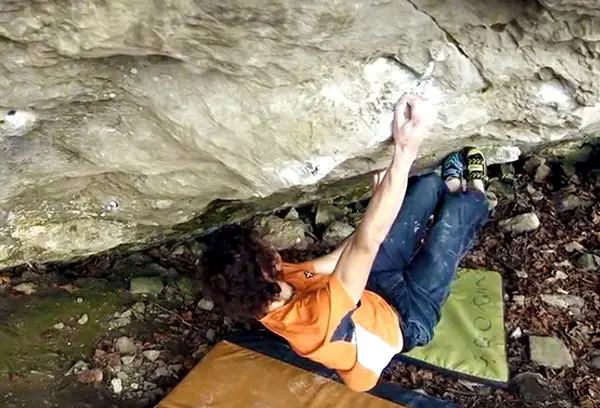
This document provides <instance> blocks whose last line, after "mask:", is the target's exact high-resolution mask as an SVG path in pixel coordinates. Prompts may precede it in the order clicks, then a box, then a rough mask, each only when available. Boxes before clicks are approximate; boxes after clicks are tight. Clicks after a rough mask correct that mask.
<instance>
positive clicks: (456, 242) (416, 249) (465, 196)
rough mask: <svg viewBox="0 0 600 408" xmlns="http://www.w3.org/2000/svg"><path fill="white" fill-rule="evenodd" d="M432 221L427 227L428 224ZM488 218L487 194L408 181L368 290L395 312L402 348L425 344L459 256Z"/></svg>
mask: <svg viewBox="0 0 600 408" xmlns="http://www.w3.org/2000/svg"><path fill="white" fill-rule="evenodd" d="M432 215H434V217H435V218H434V223H433V225H432V226H431V227H430V228H429V229H428V228H427V225H428V221H429V219H430V217H431V216H432ZM487 218H488V203H487V197H486V196H485V194H483V193H481V192H479V191H467V192H460V193H450V192H449V191H448V189H447V187H446V184H445V183H444V182H443V181H442V179H441V178H440V176H438V175H437V174H435V173H431V174H428V175H425V176H419V177H412V178H411V179H409V184H408V188H407V192H406V196H405V198H404V203H403V204H402V209H401V210H400V212H399V213H398V217H397V218H396V220H395V222H394V224H393V226H392V228H391V230H390V232H389V234H388V236H387V238H386V239H385V241H384V242H383V244H382V245H381V247H380V249H379V253H378V254H377V258H375V262H374V263H373V268H372V270H371V274H370V276H369V281H368V283H367V288H368V289H369V290H371V291H373V292H375V293H377V294H379V295H380V296H381V297H382V298H383V299H385V300H386V301H387V302H388V303H389V304H390V305H391V306H392V307H394V308H395V309H396V311H397V312H398V314H399V317H400V326H401V329H402V333H403V336H404V349H403V351H409V350H411V349H412V348H414V347H416V346H421V345H424V344H427V343H428V342H429V341H431V339H432V338H433V329H434V327H435V325H436V324H437V323H438V321H439V320H440V309H441V307H442V305H443V304H444V302H445V301H446V299H447V298H448V295H449V294H450V284H451V283H452V280H453V279H454V277H455V275H456V271H457V269H458V264H459V262H460V260H461V259H462V257H463V256H464V255H465V254H466V253H467V251H469V249H471V247H472V245H473V241H474V239H475V235H476V233H477V232H478V231H479V230H480V229H481V228H482V227H483V225H484V224H485V222H486V221H487Z"/></svg>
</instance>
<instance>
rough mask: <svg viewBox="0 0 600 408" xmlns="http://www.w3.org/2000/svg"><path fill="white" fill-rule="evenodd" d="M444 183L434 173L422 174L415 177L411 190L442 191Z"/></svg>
mask: <svg viewBox="0 0 600 408" xmlns="http://www.w3.org/2000/svg"><path fill="white" fill-rule="evenodd" d="M443 186H444V181H443V180H442V178H441V177H440V176H439V175H438V174H437V173H435V172H432V173H428V174H424V175H422V176H415V179H414V183H413V185H412V188H418V189H419V190H421V189H423V190H426V191H442V190H443Z"/></svg>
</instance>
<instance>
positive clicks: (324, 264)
mask: <svg viewBox="0 0 600 408" xmlns="http://www.w3.org/2000/svg"><path fill="white" fill-rule="evenodd" d="M353 239H354V234H352V235H350V236H349V237H348V238H346V240H345V241H344V242H343V243H342V244H341V245H340V246H338V247H337V248H336V249H335V250H334V251H332V252H331V253H329V254H327V255H324V256H321V257H319V258H317V259H314V260H313V261H312V264H313V267H314V271H315V273H319V274H322V275H330V274H331V273H333V270H334V269H335V266H336V265H337V263H338V261H339V259H340V256H341V255H342V253H343V252H344V249H346V247H347V246H348V244H349V243H350V242H351V241H352V240H353Z"/></svg>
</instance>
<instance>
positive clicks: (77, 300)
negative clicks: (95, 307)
mask: <svg viewBox="0 0 600 408" xmlns="http://www.w3.org/2000/svg"><path fill="white" fill-rule="evenodd" d="M75 301H76V302H77V303H83V298H80V297H78V298H77V299H76V300H75Z"/></svg>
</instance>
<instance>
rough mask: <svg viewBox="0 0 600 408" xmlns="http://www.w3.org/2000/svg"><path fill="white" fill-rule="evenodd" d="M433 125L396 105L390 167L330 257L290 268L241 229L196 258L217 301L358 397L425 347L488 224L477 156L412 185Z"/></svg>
mask: <svg viewBox="0 0 600 408" xmlns="http://www.w3.org/2000/svg"><path fill="white" fill-rule="evenodd" d="M405 115H408V117H406V116H405ZM434 117H435V113H434V111H433V107H432V106H431V105H430V104H429V103H428V102H427V101H425V100H423V99H421V98H419V97H417V96H414V95H407V96H404V97H403V98H401V99H400V100H399V101H398V103H397V104H396V107H395V111H394V122H393V140H394V150H395V151H394V154H393V157H392V160H391V164H390V165H389V167H388V168H387V170H386V171H385V172H384V173H380V174H378V175H377V176H376V177H375V179H376V183H375V184H376V186H375V189H374V194H373V197H372V199H371V201H370V203H369V205H368V207H367V209H366V212H365V214H364V218H363V220H362V223H361V224H360V226H359V227H358V228H357V229H356V231H355V233H354V234H353V235H351V236H350V237H349V238H348V239H347V240H346V242H345V243H344V244H342V245H341V247H339V248H338V249H336V250H335V251H333V252H332V253H330V254H329V255H326V256H323V257H321V258H317V259H314V260H312V261H308V262H305V263H302V264H287V263H283V262H282V260H281V257H280V256H279V254H278V253H277V251H275V250H274V249H272V248H270V247H269V246H268V245H266V244H263V243H262V242H261V241H260V239H259V238H258V237H257V236H255V234H253V233H250V232H247V231H245V230H244V229H243V228H242V227H233V228H232V229H229V230H224V231H223V232H221V233H220V235H219V234H217V235H216V236H215V238H214V240H213V242H212V243H211V245H210V246H209V251H207V253H206V255H205V260H204V261H205V267H206V269H205V272H204V278H205V289H206V290H207V291H208V293H209V295H210V296H212V297H213V300H214V301H215V302H217V303H218V304H220V305H221V306H222V307H223V308H224V309H225V310H226V311H228V312H230V313H232V314H236V315H239V316H247V317H252V318H256V319H258V320H259V321H260V322H261V323H262V324H263V325H264V326H265V327H266V328H268V329H269V330H271V331H272V332H274V333H276V334H278V335H279V336H281V337H283V338H285V339H286V340H287V341H288V342H289V344H290V345H291V347H292V348H293V350H294V351H295V352H296V353H298V354H299V355H301V356H303V357H306V358H308V359H311V360H313V361H317V362H319V363H321V364H323V365H324V366H326V367H329V368H332V369H335V370H336V371H337V372H338V373H339V375H340V376H341V378H342V379H343V380H344V382H345V383H346V384H347V385H348V386H349V387H350V388H351V389H353V390H356V391H365V390H369V389H371V388H372V387H374V386H375V385H376V383H377V381H378V378H379V376H380V374H381V372H382V370H383V369H384V368H385V367H386V366H387V365H388V364H389V362H390V360H391V359H392V357H393V356H394V355H395V354H397V353H400V352H403V351H408V350H411V349H412V348H414V347H416V346H420V345H424V344H426V343H428V342H429V341H430V340H431V338H432V336H433V329H434V326H435V325H436V324H437V323H438V321H439V319H440V308H441V306H442V305H443V303H444V302H445V301H446V299H447V297H448V295H449V290H450V283H451V282H452V280H453V279H454V276H455V272H456V270H457V268H458V264H459V261H460V260H461V258H462V257H463V256H464V255H465V253H466V252H467V251H468V250H469V248H470V247H471V245H472V244H473V241H474V238H475V235H476V233H477V232H478V231H479V230H480V229H481V227H482V226H483V225H484V223H485V222H486V220H487V217H488V203H487V198H486V195H485V191H484V180H485V178H486V173H487V169H486V164H485V159H484V156H483V154H482V153H481V151H479V150H478V149H475V148H469V149H467V150H466V151H465V152H463V153H453V154H451V155H450V156H448V157H447V158H446V159H445V160H444V162H443V164H442V173H441V174H442V176H441V177H440V176H438V175H437V174H436V173H431V174H428V175H425V176H419V177H413V178H410V179H409V170H410V168H411V165H412V163H413V162H414V160H415V159H416V158H417V152H418V150H419V146H420V145H421V142H422V141H423V139H424V138H425V137H426V135H427V133H428V132H429V128H430V126H431V125H432V123H433V121H434ZM465 178H466V181H467V187H466V189H465V188H464V183H463V180H464V179H465ZM432 215H435V220H434V221H433V223H432V225H431V226H429V227H428V222H429V220H430V218H431V216H432Z"/></svg>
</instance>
